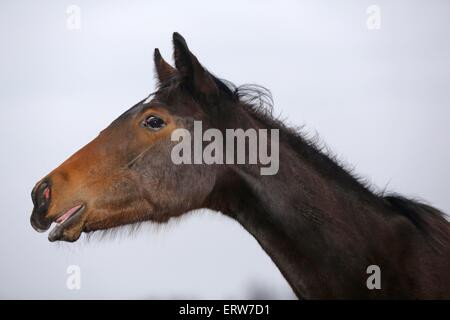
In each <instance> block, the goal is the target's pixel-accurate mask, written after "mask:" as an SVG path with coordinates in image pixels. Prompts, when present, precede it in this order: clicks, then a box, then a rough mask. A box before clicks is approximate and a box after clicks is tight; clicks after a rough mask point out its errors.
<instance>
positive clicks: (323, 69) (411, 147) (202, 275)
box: [0, 0, 450, 299]
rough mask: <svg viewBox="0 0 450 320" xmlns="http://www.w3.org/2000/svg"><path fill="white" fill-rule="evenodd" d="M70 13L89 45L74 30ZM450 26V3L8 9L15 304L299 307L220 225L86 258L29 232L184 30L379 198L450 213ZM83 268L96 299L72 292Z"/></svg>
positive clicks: (7, 247)
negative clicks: (56, 186) (63, 167)
mask: <svg viewBox="0 0 450 320" xmlns="http://www.w3.org/2000/svg"><path fill="white" fill-rule="evenodd" d="M44 3H45V4H44ZM71 4H75V5H78V6H79V7H80V9H81V29H80V30H69V29H68V28H67V26H66V22H67V21H66V20H67V14H66V9H67V7H68V6H69V5H71ZM372 4H376V5H378V6H379V8H380V9H381V29H379V30H369V29H368V28H367V26H366V20H367V17H368V16H367V14H366V9H367V7H368V6H369V5H372ZM449 12H450V2H449V1H445V0H442V1H437V0H432V1H401V0H398V1H376V2H372V1H361V0H358V1H357V0H354V1H349V0H347V1H339V2H336V1H331V0H329V1H317V0H315V1H284V0H279V1H271V2H269V1H256V0H253V1H246V2H243V1H221V2H214V3H213V2H211V1H159V3H156V1H152V2H150V1H128V2H126V3H125V2H121V1H106V0H100V1H95V3H94V2H93V1H47V2H36V1H23V0H20V1H2V2H1V4H0V40H1V50H0V70H1V72H0V143H1V147H2V150H3V151H2V157H1V158H0V173H1V178H2V181H3V183H2V184H1V186H0V194H1V203H0V208H1V214H2V219H1V220H0V221H1V222H0V225H1V227H2V232H1V233H0V254H1V257H2V258H1V263H0V283H1V286H0V298H69V299H71V298H74V299H75V298H186V297H188V298H251V297H260V296H263V297H264V296H267V297H273V298H292V297H293V294H292V291H291V290H290V288H289V286H288V285H287V283H286V281H285V280H284V279H283V277H282V276H281V274H280V272H279V271H278V270H277V269H276V267H275V266H274V265H273V263H272V262H271V260H270V258H269V257H268V256H266V255H265V253H264V252H263V251H262V249H261V248H260V247H259V245H258V244H257V243H256V241H255V240H254V239H253V238H252V237H251V236H250V235H249V234H247V233H246V231H245V230H244V229H243V228H242V227H241V226H240V225H238V224H237V223H235V222H234V221H232V220H230V219H227V218H225V217H223V216H221V214H219V213H215V212H206V211H205V212H199V213H195V214H191V215H189V216H188V217H186V218H183V219H181V220H179V221H177V222H175V223H170V224H169V225H168V226H163V227H159V228H158V227H155V226H144V227H143V228H142V229H141V231H140V232H138V233H136V234H134V235H133V236H131V237H130V236H128V235H127V234H126V232H124V231H122V234H121V235H120V234H119V235H118V236H115V237H113V238H112V239H109V238H106V239H100V240H99V239H97V238H96V237H94V238H92V239H91V240H90V241H86V240H84V239H81V241H79V242H77V243H75V244H66V243H64V244H58V243H57V244H54V243H49V242H48V241H47V237H46V235H42V234H38V233H36V232H35V231H34V230H32V228H31V226H30V224H29V216H30V213H31V209H32V203H31V199H30V192H31V188H32V187H33V185H34V183H35V182H36V181H37V180H38V179H40V178H41V177H43V176H44V175H46V174H47V173H48V172H49V171H50V170H51V169H53V168H54V167H56V166H57V165H58V164H60V163H61V162H62V161H64V160H65V159H66V158H67V157H68V156H69V155H71V154H72V153H73V152H74V151H76V150H77V149H78V148H80V147H81V146H83V145H84V144H86V143H87V142H88V141H90V140H91V139H92V138H94V137H95V136H96V135H97V133H98V132H99V131H100V130H101V129H103V128H104V127H105V126H107V125H108V124H109V123H110V122H111V121H112V120H114V119H115V118H116V117H117V116H118V115H120V114H121V113H122V112H123V111H125V110H126V109H128V108H129V107H131V106H132V105H133V104H135V103H136V102H137V101H138V100H140V99H142V98H144V97H145V96H146V95H147V94H148V93H150V92H151V91H152V90H153V87H154V80H153V65H152V54H153V49H154V48H155V47H159V48H160V50H161V52H162V54H163V55H164V56H165V57H166V59H168V60H171V55H172V49H171V34H172V32H173V31H178V32H180V33H181V34H182V35H183V36H184V37H185V38H186V39H187V41H188V44H189V46H190V48H191V49H192V50H193V51H194V52H195V53H196V55H197V57H198V58H199V60H200V61H201V62H202V63H203V64H204V65H205V66H206V67H207V68H209V69H210V71H212V72H213V73H214V74H216V75H218V76H220V77H222V78H225V79H228V80H231V81H233V82H234V83H236V84H243V83H257V84H261V85H263V86H265V87H267V88H269V89H270V90H271V91H272V93H273V95H274V98H275V110H276V113H277V114H281V116H282V117H283V118H285V119H287V121H288V123H292V124H296V125H300V124H304V125H306V127H305V130H306V131H308V132H311V133H314V132H316V131H317V132H318V133H319V134H320V136H321V138H322V139H323V140H324V141H325V142H326V143H327V145H328V146H329V147H330V148H331V149H332V150H333V151H334V152H335V153H336V154H338V155H339V158H340V159H342V160H344V161H345V162H346V163H348V164H349V165H350V166H351V167H354V168H355V171H356V172H357V173H359V174H360V175H362V176H363V177H367V178H369V180H370V181H371V182H372V183H373V184H374V185H375V186H378V187H379V188H384V187H387V189H388V190H390V191H398V192H400V193H403V194H405V195H407V196H415V197H419V198H421V199H425V200H427V201H428V202H429V203H431V204H433V205H434V206H436V207H438V208H440V209H442V210H444V211H446V212H450V198H449V197H448V181H449V180H450V170H449V169H448V164H449V163H450V148H449V136H450V128H449V125H448V124H449V123H450V111H449V106H450V72H449V71H450V44H449V39H450V20H449V19H448V13H449ZM72 264H75V265H79V266H80V267H81V274H82V286H81V290H68V289H67V288H66V278H67V274H66V268H67V266H69V265H72Z"/></svg>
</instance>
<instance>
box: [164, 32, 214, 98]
mask: <svg viewBox="0 0 450 320" xmlns="http://www.w3.org/2000/svg"><path fill="white" fill-rule="evenodd" d="M173 47H174V53H173V55H174V59H175V66H176V68H177V69H178V72H180V75H181V76H183V77H184V78H185V79H186V80H187V81H188V83H189V84H190V85H191V89H193V90H194V91H196V92H198V93H201V94H203V95H207V96H210V95H217V94H218V93H219V88H218V87H217V85H216V82H215V81H214V78H213V76H211V74H210V73H209V72H208V71H207V70H206V69H205V68H203V66H202V65H201V64H200V62H199V61H198V60H197V58H196V57H195V56H194V54H192V52H191V51H190V50H189V48H188V46H187V44H186V40H184V38H183V37H182V36H181V35H180V34H179V33H178V32H174V34H173Z"/></svg>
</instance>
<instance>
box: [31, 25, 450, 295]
mask: <svg viewBox="0 0 450 320" xmlns="http://www.w3.org/2000/svg"><path fill="white" fill-rule="evenodd" d="M173 50H174V54H173V56H174V61H175V66H172V65H170V64H169V63H167V62H166V61H165V60H164V59H163V58H162V56H161V54H160V52H159V50H158V49H155V51H154V64H155V77H156V79H157V87H156V90H155V91H154V92H153V93H152V94H150V96H148V97H147V98H145V99H143V100H142V101H140V102H138V103H137V104H136V105H134V106H133V107H131V108H130V109H129V110H128V111H126V112H125V113H123V114H122V115H121V116H119V117H118V118H117V119H116V120H114V121H113V122H112V123H111V124H110V125H109V126H108V127H107V128H106V129H104V130H103V131H101V132H100V134H99V135H98V136H97V137H96V138H95V139H93V140H92V141H91V142H90V143H88V144H87V145H85V146H84V147H83V148H81V149H80V150H79V151H77V152H76V153H75V154H73V155H72V156H71V157H70V158H68V159H67V160H66V161H65V162H63V163H62V164H61V165H60V166H59V167H57V168H56V169H54V170H53V171H52V172H51V173H50V174H48V175H47V176H45V177H44V178H43V179H41V180H40V181H39V182H37V184H36V185H35V187H34V188H33V190H32V193H31V197H32V201H33V205H34V208H33V212H32V214H31V219H30V220H31V225H32V227H33V228H34V229H35V230H37V231H39V232H44V231H47V230H48V229H49V228H50V226H51V225H52V223H56V226H55V227H54V228H53V229H52V230H51V232H50V233H49V236H48V239H49V240H50V241H67V242H73V241H76V240H77V239H79V237H80V235H81V234H82V233H91V232H94V231H97V230H106V229H110V228H116V227H120V226H124V225H132V224H136V223H141V222H146V221H149V222H153V223H165V222H167V221H168V220H170V219H174V218H177V217H179V216H181V215H183V214H185V213H187V212H190V211H193V210H197V209H202V208H206V209H210V210H213V211H217V212H220V213H222V214H223V215H226V216H228V217H230V218H232V219H234V220H236V221H237V222H238V223H240V224H241V225H242V226H243V227H244V228H245V229H246V230H247V231H248V232H249V233H250V234H251V235H252V236H253V237H254V238H255V239H256V241H257V242H258V243H259V244H260V245H261V247H262V248H263V249H264V251H265V252H266V253H267V254H268V255H269V256H270V258H271V259H272V261H273V262H274V264H275V265H276V266H277V267H278V268H279V270H280V271H281V273H282V275H283V276H284V277H285V279H286V280H287V282H288V283H289V285H290V286H291V287H292V289H293V291H294V292H295V294H296V295H297V297H298V298H300V299H441V298H442V299H443V298H447V299H448V298H450V276H449V274H448V273H449V272H450V222H448V221H447V219H446V218H445V214H444V213H442V212H441V211H439V210H438V209H436V208H434V207H432V206H430V205H427V204H425V203H422V202H419V201H416V200H413V199H409V198H406V197H403V196H401V195H399V194H396V193H389V194H387V193H385V192H375V191H373V190H372V189H373V188H371V187H370V186H368V185H366V184H365V183H364V182H362V181H361V180H360V179H358V178H356V177H355V176H354V174H353V173H352V172H350V171H349V170H347V169H346V168H345V167H344V166H343V165H342V164H340V163H339V162H338V161H337V160H336V159H335V158H333V157H332V156H330V155H329V154H328V153H327V152H325V151H324V150H322V149H321V148H320V147H318V146H317V144H316V143H315V142H314V141H312V140H311V139H309V138H307V137H306V136H305V135H304V134H302V133H301V132H300V131H299V130H296V129H293V128H292V127H289V126H288V125H286V124H285V123H284V122H283V121H281V120H279V119H278V118H276V117H274V116H273V113H272V100H271V96H270V93H269V92H268V91H267V90H265V89H264V88H262V87H258V86H254V85H253V86H251V85H244V86H240V87H237V86H235V85H233V84H232V83H231V82H228V81H225V80H222V79H220V78H218V77H216V76H214V75H213V73H211V72H209V71H208V70H207V69H206V68H205V67H204V66H203V65H202V64H201V63H200V62H199V60H198V59H197V57H196V56H195V55H194V54H193V53H192V52H191V51H190V49H189V47H188V45H187V43H186V41H185V39H184V38H183V37H182V36H181V35H180V34H179V33H176V32H175V33H174V34H173ZM195 121H201V123H202V126H203V128H205V129H216V130H219V131H220V132H222V133H224V132H225V130H226V129H229V128H232V129H233V128H240V129H243V130H244V129H245V130H247V129H255V130H264V129H267V130H269V129H270V130H273V129H276V130H277V132H278V133H279V141H278V152H279V162H280V165H279V170H278V171H277V172H276V174H272V175H262V174H261V173H260V169H261V166H262V164H261V163H259V162H258V163H251V164H249V163H246V164H245V163H244V164H241V163H221V164H220V163H218V164H206V163H200V164H198V163H189V164H175V163H174V162H173V161H171V153H172V150H173V148H174V146H175V145H176V143H177V141H176V140H174V139H173V133H174V132H176V131H177V130H178V129H183V130H184V131H187V132H191V133H193V132H192V131H193V130H194V129H193V127H194V122H195ZM178 141H179V140H178ZM205 143H206V142H205V141H202V142H201V146H203V145H204V144H205ZM374 267H375V268H376V269H374V270H376V271H377V270H378V271H379V273H378V274H377V276H379V279H378V282H379V283H378V285H377V286H375V287H373V286H372V287H371V286H370V285H369V284H370V283H369V282H370V281H369V280H370V279H369V278H370V277H371V276H372V275H371V274H369V273H368V270H372V269H373V268H374ZM371 268H372V269H371ZM374 275H375V274H374ZM374 283H375V282H374Z"/></svg>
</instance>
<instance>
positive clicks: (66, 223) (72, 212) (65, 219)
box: [48, 204, 85, 242]
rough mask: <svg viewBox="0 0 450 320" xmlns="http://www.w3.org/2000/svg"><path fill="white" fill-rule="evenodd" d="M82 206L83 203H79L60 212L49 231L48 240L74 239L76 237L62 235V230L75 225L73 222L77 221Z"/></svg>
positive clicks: (82, 208) (82, 209)
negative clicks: (67, 237)
mask: <svg viewBox="0 0 450 320" xmlns="http://www.w3.org/2000/svg"><path fill="white" fill-rule="evenodd" d="M84 208H85V206H84V205H83V204H79V205H77V206H75V207H72V208H70V209H69V210H67V211H65V212H63V213H62V214H60V215H59V217H58V218H56V219H55V221H54V222H55V223H56V226H55V227H54V228H53V229H52V230H51V231H50V233H49V235H48V240H49V241H50V242H54V241H58V240H66V241H75V240H76V239H66V238H65V236H64V231H65V230H67V229H69V228H70V227H73V226H75V224H76V223H77V222H78V221H79V219H80V217H81V214H82V213H83V211H84ZM77 239H78V237H77Z"/></svg>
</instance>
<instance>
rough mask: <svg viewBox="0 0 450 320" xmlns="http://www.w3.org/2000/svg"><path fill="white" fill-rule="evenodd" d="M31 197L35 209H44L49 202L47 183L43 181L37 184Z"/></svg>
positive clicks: (48, 186) (48, 185)
mask: <svg viewBox="0 0 450 320" xmlns="http://www.w3.org/2000/svg"><path fill="white" fill-rule="evenodd" d="M31 197H32V199H33V204H34V206H35V207H36V208H41V209H44V208H46V207H47V206H48V203H49V202H50V184H49V183H48V182H47V181H43V182H41V183H40V184H38V185H37V186H36V187H35V188H34V189H33V192H32V193H31Z"/></svg>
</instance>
